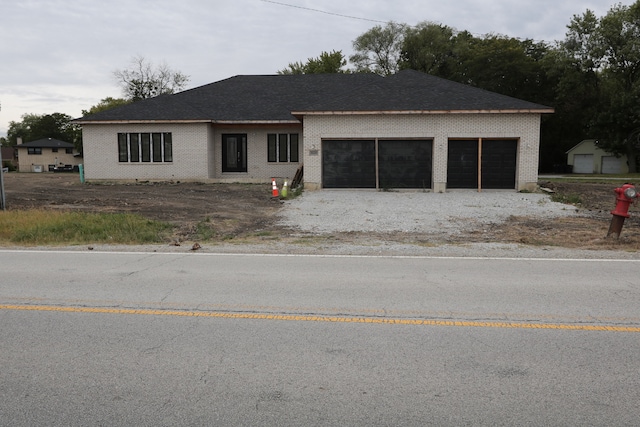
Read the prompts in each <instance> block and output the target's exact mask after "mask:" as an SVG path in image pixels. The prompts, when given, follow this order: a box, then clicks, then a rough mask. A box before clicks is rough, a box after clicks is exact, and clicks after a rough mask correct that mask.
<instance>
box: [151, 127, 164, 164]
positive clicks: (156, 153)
mask: <svg viewBox="0 0 640 427" xmlns="http://www.w3.org/2000/svg"><path fill="white" fill-rule="evenodd" d="M151 139H152V144H153V145H152V148H153V150H152V151H153V161H154V162H161V161H162V134H159V133H152V134H151Z"/></svg>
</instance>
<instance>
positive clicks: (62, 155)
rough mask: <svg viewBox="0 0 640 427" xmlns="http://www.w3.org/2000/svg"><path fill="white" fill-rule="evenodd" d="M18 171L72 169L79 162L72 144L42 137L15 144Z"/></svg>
mask: <svg viewBox="0 0 640 427" xmlns="http://www.w3.org/2000/svg"><path fill="white" fill-rule="evenodd" d="M16 149H17V150H18V170H19V171H20V172H46V171H50V172H54V171H56V170H73V169H74V167H75V168H77V165H78V164H80V163H81V159H80V158H79V157H78V156H77V155H76V151H75V149H74V147H73V144H71V143H70V142H65V141H60V140H58V139H53V138H44V139H39V140H37V141H29V142H25V143H23V144H18V145H16Z"/></svg>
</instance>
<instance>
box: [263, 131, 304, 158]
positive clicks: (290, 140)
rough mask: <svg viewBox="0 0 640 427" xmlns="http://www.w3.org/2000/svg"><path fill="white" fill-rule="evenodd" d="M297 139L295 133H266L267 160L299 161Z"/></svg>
mask: <svg viewBox="0 0 640 427" xmlns="http://www.w3.org/2000/svg"><path fill="white" fill-rule="evenodd" d="M298 140H299V136H298V134H297V133H279V134H275V133H269V134H267V161H269V162H280V163H286V162H298V161H300V160H299V159H300V155H299V147H298Z"/></svg>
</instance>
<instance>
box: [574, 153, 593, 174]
mask: <svg viewBox="0 0 640 427" xmlns="http://www.w3.org/2000/svg"><path fill="white" fill-rule="evenodd" d="M573 173H593V154H576V155H574V156H573Z"/></svg>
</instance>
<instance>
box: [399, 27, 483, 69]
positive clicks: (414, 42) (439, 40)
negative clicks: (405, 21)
mask: <svg viewBox="0 0 640 427" xmlns="http://www.w3.org/2000/svg"><path fill="white" fill-rule="evenodd" d="M467 36H468V37H472V36H471V34H469V33H462V34H461V36H460V39H461V40H466V39H467V38H468V37H467ZM457 38H458V34H457V32H456V31H454V30H453V29H452V28H450V27H447V26H446V25H440V24H434V23H430V22H422V23H420V24H418V25H417V26H415V27H413V28H409V29H408V30H407V31H406V34H405V37H404V41H403V44H402V48H401V54H400V57H401V60H400V68H401V69H412V70H418V71H422V72H425V73H427V74H431V75H433V76H438V77H442V78H445V79H450V80H456V81H460V80H461V79H462V77H461V76H459V75H457V74H458V70H459V68H460V52H457V51H456V50H457V46H458V43H457ZM464 44H468V42H465V43H464ZM464 44H463V45H464ZM456 77H457V78H456Z"/></svg>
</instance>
